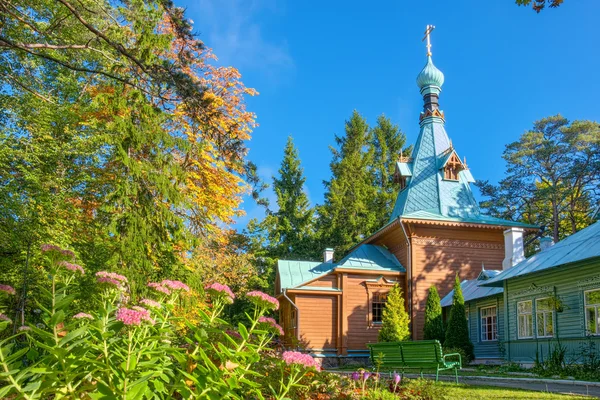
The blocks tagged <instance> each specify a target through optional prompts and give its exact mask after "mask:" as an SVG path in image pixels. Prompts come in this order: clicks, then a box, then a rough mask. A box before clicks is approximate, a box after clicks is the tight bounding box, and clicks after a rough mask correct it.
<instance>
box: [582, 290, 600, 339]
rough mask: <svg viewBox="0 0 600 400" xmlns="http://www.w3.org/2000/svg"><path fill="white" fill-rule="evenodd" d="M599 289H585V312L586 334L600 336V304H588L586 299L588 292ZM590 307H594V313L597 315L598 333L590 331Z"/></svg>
mask: <svg viewBox="0 0 600 400" xmlns="http://www.w3.org/2000/svg"><path fill="white" fill-rule="evenodd" d="M598 291H600V288H596V289H590V290H585V291H584V292H583V313H584V314H585V334H586V335H590V336H600V321H598V319H599V318H598V317H599V316H600V304H590V305H588V304H587V302H586V300H585V295H586V293H590V292H598ZM588 308H593V309H594V314H595V317H596V333H591V332H590V331H588V326H589V324H588V323H589V321H588V313H587V310H588Z"/></svg>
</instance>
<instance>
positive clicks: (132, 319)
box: [117, 307, 154, 326]
mask: <svg viewBox="0 0 600 400" xmlns="http://www.w3.org/2000/svg"><path fill="white" fill-rule="evenodd" d="M117 320H119V321H121V322H123V323H124V324H125V325H129V326H132V325H135V326H139V325H140V324H141V323H142V321H148V322H150V323H151V324H153V323H154V321H153V320H152V318H150V312H149V311H148V310H146V309H145V308H142V307H136V309H131V308H126V307H122V308H119V309H118V310H117Z"/></svg>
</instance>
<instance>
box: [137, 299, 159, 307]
mask: <svg viewBox="0 0 600 400" xmlns="http://www.w3.org/2000/svg"><path fill="white" fill-rule="evenodd" d="M140 303H141V304H144V305H146V306H148V307H152V308H161V307H162V306H161V304H160V303H159V302H158V301H154V300H151V299H142V300H140Z"/></svg>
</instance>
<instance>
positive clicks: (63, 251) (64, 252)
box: [60, 249, 75, 258]
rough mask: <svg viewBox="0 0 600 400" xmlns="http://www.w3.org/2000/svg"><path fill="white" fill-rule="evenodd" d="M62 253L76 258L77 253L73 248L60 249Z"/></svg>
mask: <svg viewBox="0 0 600 400" xmlns="http://www.w3.org/2000/svg"><path fill="white" fill-rule="evenodd" d="M60 252H61V253H62V255H63V256H66V257H69V258H75V253H73V252H72V251H71V250H67V249H64V250H61V251H60Z"/></svg>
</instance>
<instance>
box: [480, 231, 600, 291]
mask: <svg viewBox="0 0 600 400" xmlns="http://www.w3.org/2000/svg"><path fill="white" fill-rule="evenodd" d="M594 258H600V221H598V222H596V223H594V224H592V225H590V226H588V227H587V228H585V229H582V230H580V231H579V232H577V233H574V234H572V235H571V236H568V237H567V238H565V239H563V240H561V241H560V242H558V243H556V244H555V245H554V246H551V247H549V248H547V249H544V250H542V251H540V252H539V253H536V254H534V255H532V256H531V257H529V258H528V259H526V260H523V261H521V262H520V263H518V264H517V265H515V266H514V267H512V268H509V269H507V270H505V271H502V273H501V274H500V275H498V276H497V277H495V278H493V279H490V280H488V281H486V282H485V283H484V285H485V286H502V285H503V281H505V280H507V279H511V278H516V277H520V276H523V275H528V274H532V273H534V272H540V271H545V270H547V269H550V268H555V267H559V266H561V265H565V264H573V263H577V262H581V261H584V260H590V259H594ZM599 265H600V259H599Z"/></svg>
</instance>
